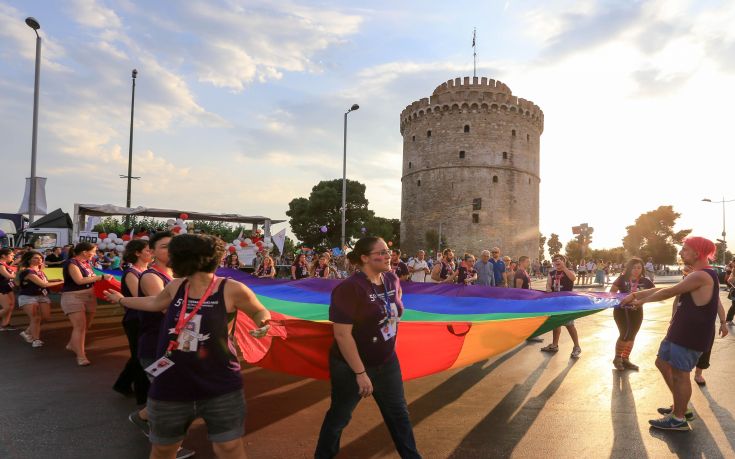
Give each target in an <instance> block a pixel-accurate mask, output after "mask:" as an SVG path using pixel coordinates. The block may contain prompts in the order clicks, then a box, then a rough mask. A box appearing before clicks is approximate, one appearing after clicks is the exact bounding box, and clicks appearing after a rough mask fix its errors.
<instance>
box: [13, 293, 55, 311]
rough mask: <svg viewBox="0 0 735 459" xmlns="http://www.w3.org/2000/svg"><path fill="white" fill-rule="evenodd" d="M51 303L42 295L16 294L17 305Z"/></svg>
mask: <svg viewBox="0 0 735 459" xmlns="http://www.w3.org/2000/svg"><path fill="white" fill-rule="evenodd" d="M41 303H47V304H51V300H50V299H49V297H47V296H43V295H18V306H19V307H21V308H22V307H23V306H25V305H27V304H41Z"/></svg>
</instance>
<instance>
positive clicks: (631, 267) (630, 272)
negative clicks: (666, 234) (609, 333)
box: [610, 258, 656, 371]
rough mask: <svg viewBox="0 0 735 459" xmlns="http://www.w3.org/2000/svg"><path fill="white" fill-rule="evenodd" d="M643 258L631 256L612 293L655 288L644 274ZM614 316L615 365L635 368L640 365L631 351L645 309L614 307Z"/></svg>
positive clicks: (622, 367) (619, 367) (622, 368)
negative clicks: (616, 329) (616, 333)
mask: <svg viewBox="0 0 735 459" xmlns="http://www.w3.org/2000/svg"><path fill="white" fill-rule="evenodd" d="M643 270H644V268H643V260H641V259H640V258H631V259H630V260H628V263H627V264H626V266H625V270H624V271H623V273H622V274H621V275H620V276H619V277H618V278H617V279H615V282H614V283H613V285H612V287H610V293H618V292H620V293H628V294H630V293H634V292H637V291H639V290H647V289H651V288H655V287H656V286H655V285H653V282H651V280H650V279H648V278H647V277H645V276H644V275H643ZM613 318H614V319H615V324H616V325H617V327H618V333H619V335H618V340H617V341H616V343H615V358H614V359H613V366H614V367H615V369H616V370H618V371H623V370H635V371H638V365H635V364H634V363H632V362H631V361H630V353H631V351H632V350H633V344H634V341H635V337H636V335H637V334H638V330H640V328H641V324H643V309H641V308H635V309H634V308H630V307H628V308H626V307H620V306H619V307H616V308H615V309H613Z"/></svg>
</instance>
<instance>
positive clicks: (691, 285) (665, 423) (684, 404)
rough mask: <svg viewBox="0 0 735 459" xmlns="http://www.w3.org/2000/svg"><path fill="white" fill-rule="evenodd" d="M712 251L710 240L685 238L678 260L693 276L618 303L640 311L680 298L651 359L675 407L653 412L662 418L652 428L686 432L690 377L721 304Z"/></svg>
mask: <svg viewBox="0 0 735 459" xmlns="http://www.w3.org/2000/svg"><path fill="white" fill-rule="evenodd" d="M716 251H717V248H716V246H715V244H714V243H713V242H712V241H710V240H709V239H705V238H703V237H688V238H686V239H684V245H683V247H682V248H681V251H680V252H679V256H680V257H681V259H682V261H683V262H684V263H685V264H686V265H689V266H690V267H691V268H692V273H691V274H689V275H687V276H686V277H685V278H684V279H682V280H681V281H680V282H679V283H678V284H676V285H674V286H672V287H669V288H664V289H650V290H644V291H638V292H635V293H631V294H630V295H628V296H626V297H625V298H624V299H623V300H622V301H621V303H620V304H621V306H627V305H630V306H632V307H634V308H640V307H642V306H643V305H644V304H645V303H651V302H656V301H663V300H666V299H668V298H672V297H674V296H676V295H679V304H678V305H677V307H676V311H675V312H674V315H673V317H672V319H671V323H670V325H669V329H668V331H667V333H666V337H665V338H664V339H663V341H661V345H660V347H659V350H658V356H657V358H656V367H657V368H658V369H659V371H660V372H661V376H662V377H663V379H664V381H665V382H666V386H667V387H668V388H669V390H670V391H671V395H672V397H673V399H674V403H673V405H672V407H670V408H659V409H658V411H659V413H661V414H664V417H663V418H661V419H652V420H650V421H648V422H649V424H650V425H651V426H652V427H654V428H656V429H662V430H683V431H689V430H691V425H690V424H689V422H688V421H687V418H686V414H687V411H689V400H690V399H691V396H692V382H691V379H690V373H691V371H692V370H693V369H694V367H695V366H696V364H697V361H698V360H699V358H700V357H701V355H702V353H704V352H706V351H708V350H709V349H711V343H712V342H713V340H714V334H715V326H714V325H715V320H716V317H717V314H718V305H719V304H720V301H719V297H720V294H719V289H720V285H719V281H718V276H717V273H716V272H715V270H714V269H712V267H711V266H709V260H712V259H714V256H715V252H716ZM719 333H720V335H721V336H723V337H724V336H726V335H727V334H728V329H727V326H726V325H725V323H724V322H721V323H720V327H719Z"/></svg>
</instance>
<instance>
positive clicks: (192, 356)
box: [105, 234, 270, 458]
mask: <svg viewBox="0 0 735 459" xmlns="http://www.w3.org/2000/svg"><path fill="white" fill-rule="evenodd" d="M168 249H169V257H170V262H171V267H172V268H173V271H174V273H175V274H176V276H178V277H177V278H176V279H174V280H172V281H171V282H170V283H168V285H166V287H165V288H164V289H163V291H162V292H161V293H159V294H158V296H155V297H153V296H149V297H137V298H126V297H123V296H122V295H121V294H120V293H117V292H114V291H112V290H107V291H106V292H105V296H106V297H107V299H108V300H109V301H111V302H116V303H118V304H120V305H121V306H124V307H129V308H132V309H138V310H141V311H150V312H156V311H166V315H165V319H164V330H166V331H167V332H168V333H163V334H162V335H161V337H160V338H159V341H158V356H159V359H158V360H157V361H156V364H155V366H154V367H153V369H152V370H150V371H151V372H152V373H154V374H155V379H154V380H153V382H152V384H151V390H150V393H149V398H148V407H147V409H148V417H149V419H150V441H151V443H152V444H153V451H152V452H151V457H168V458H174V457H175V456H176V451H177V449H178V448H179V446H180V445H181V442H182V441H183V440H184V438H186V434H187V430H188V429H189V426H190V425H191V423H192V422H193V421H194V419H196V418H198V417H201V418H203V419H204V422H205V424H206V425H207V431H208V436H209V439H210V441H211V442H212V447H213V449H214V454H215V455H216V456H217V457H222V458H235V457H237V458H241V457H245V450H244V446H243V442H242V438H241V437H242V436H243V429H244V422H245V399H244V397H243V392H242V376H241V374H240V364H239V361H238V359H237V352H236V351H235V348H234V343H233V341H232V336H231V335H232V332H231V331H230V330H233V328H232V327H233V326H234V320H235V316H236V314H237V312H238V311H242V312H244V313H245V314H247V315H248V316H249V317H250V318H251V319H252V320H253V322H255V323H256V324H258V326H259V327H260V328H258V329H256V330H251V331H250V334H252V335H253V336H255V337H259V338H262V337H263V336H265V334H266V333H267V331H268V328H269V325H267V323H268V321H269V320H270V313H269V312H268V311H267V310H266V309H265V307H263V305H262V304H261V303H260V301H258V299H257V298H256V296H255V294H254V293H253V292H252V291H251V290H250V289H249V288H247V287H246V286H245V285H243V284H241V283H240V282H236V281H233V280H230V279H223V278H219V277H217V276H216V275H215V274H214V272H215V270H216V269H217V267H218V266H219V260H221V259H222V255H223V254H224V251H225V243H224V242H223V241H222V240H221V239H218V238H216V237H214V236H208V235H202V234H182V235H179V236H176V237H174V238H173V239H171V243H170V244H169V246H168Z"/></svg>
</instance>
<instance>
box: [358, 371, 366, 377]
mask: <svg viewBox="0 0 735 459" xmlns="http://www.w3.org/2000/svg"><path fill="white" fill-rule="evenodd" d="M365 373H367V370H363V371H361V372H359V373H355V376H360V375H363V374H365Z"/></svg>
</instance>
